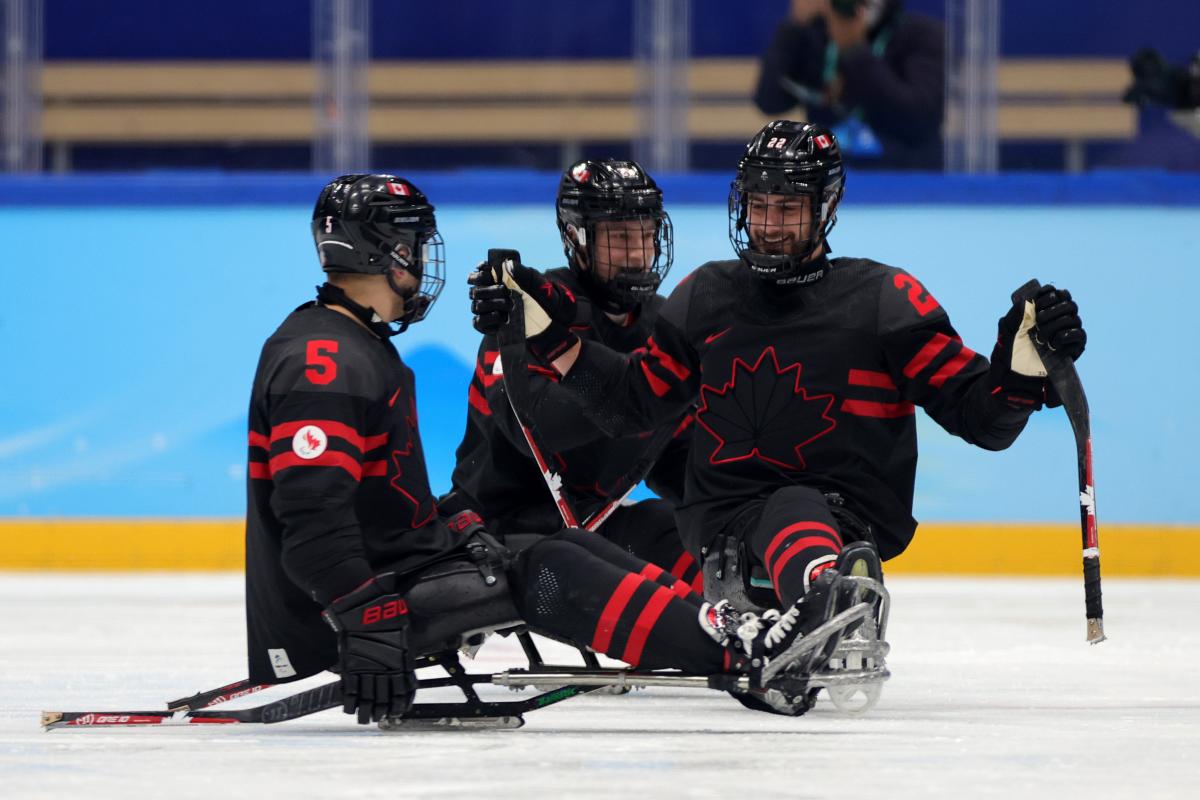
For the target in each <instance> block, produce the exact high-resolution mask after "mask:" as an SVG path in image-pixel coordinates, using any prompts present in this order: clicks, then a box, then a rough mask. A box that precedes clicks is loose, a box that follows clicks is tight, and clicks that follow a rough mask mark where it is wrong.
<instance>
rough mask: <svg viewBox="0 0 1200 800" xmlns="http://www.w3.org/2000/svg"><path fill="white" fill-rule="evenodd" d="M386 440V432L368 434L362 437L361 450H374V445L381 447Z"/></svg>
mask: <svg viewBox="0 0 1200 800" xmlns="http://www.w3.org/2000/svg"><path fill="white" fill-rule="evenodd" d="M387 442H388V435H387V434H386V433H377V434H375V435H374V436H368V437H366V438H365V439H363V452H364V453H366V452H369V451H371V450H374V449H375V448H376V447H383V446H384V445H385V444H387Z"/></svg>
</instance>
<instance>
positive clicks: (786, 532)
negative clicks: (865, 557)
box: [763, 521, 842, 565]
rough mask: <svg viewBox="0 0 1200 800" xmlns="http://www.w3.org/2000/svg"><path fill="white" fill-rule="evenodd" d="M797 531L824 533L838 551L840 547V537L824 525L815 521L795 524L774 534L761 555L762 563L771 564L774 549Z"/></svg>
mask: <svg viewBox="0 0 1200 800" xmlns="http://www.w3.org/2000/svg"><path fill="white" fill-rule="evenodd" d="M797 531H824V532H825V533H828V534H829V535H830V536H832V537H833V540H834V541H835V542H837V546H838V548H839V549H840V548H841V546H842V537H841V536H839V535H838V532H837V531H835V530H834V529H833V528H831V527H829V526H828V525H826V524H825V523H823V522H815V521H808V522H795V523H793V524H791V525H788V526H787V527H786V528H784V529H783V530H781V531H780V532H779V533H777V534H775V538H773V539H771V543H770V544H769V545H767V552H766V553H765V554H764V555H763V562H764V563H765V564H768V565H769V564H770V563H771V555H772V554H773V553H774V552H775V549H776V548H777V547H779V545H781V544H783V541H784V539H786V538H787V537H788V536H790V535H792V534H793V533H796V532H797Z"/></svg>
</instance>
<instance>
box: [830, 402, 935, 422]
mask: <svg viewBox="0 0 1200 800" xmlns="http://www.w3.org/2000/svg"><path fill="white" fill-rule="evenodd" d="M842 411H843V413H846V414H852V415H854V416H856V417H875V418H877V419H895V418H896V417H911V416H912V415H913V414H916V413H917V409H916V407H915V406H913V404H912V403H910V402H908V401H907V400H904V401H902V402H899V403H876V402H875V401H874V400H843V401H842Z"/></svg>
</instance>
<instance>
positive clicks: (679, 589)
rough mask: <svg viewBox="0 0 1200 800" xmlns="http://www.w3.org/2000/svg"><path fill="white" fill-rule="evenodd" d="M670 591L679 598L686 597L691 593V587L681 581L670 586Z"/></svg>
mask: <svg viewBox="0 0 1200 800" xmlns="http://www.w3.org/2000/svg"><path fill="white" fill-rule="evenodd" d="M671 591H672V592H674V593H675V594H677V595H679V596H680V597H687V596H688V595H689V594H691V593H692V587H690V586H688V585H687V584H686V583H684V582H683V581H675V583H673V584H671Z"/></svg>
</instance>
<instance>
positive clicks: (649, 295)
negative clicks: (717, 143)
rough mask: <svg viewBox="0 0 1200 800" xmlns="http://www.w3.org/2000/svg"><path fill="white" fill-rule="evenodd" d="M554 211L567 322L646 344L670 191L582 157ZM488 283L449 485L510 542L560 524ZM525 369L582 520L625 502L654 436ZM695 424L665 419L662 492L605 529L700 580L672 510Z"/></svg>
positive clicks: (584, 332) (667, 256)
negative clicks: (503, 354) (504, 353)
mask: <svg viewBox="0 0 1200 800" xmlns="http://www.w3.org/2000/svg"><path fill="white" fill-rule="evenodd" d="M555 210H556V215H557V218H558V230H559V234H560V236H561V237H562V242H563V248H564V251H565V253H566V257H567V264H568V266H566V267H563V268H560V269H554V270H550V271H549V272H547V273H546V280H547V283H548V285H547V290H548V291H554V292H557V293H560V294H562V295H564V296H568V297H570V298H571V299H572V301H573V307H574V317H573V319H572V320H571V322H570V328H571V330H572V331H573V332H574V333H575V335H576V336H578V337H580V338H585V339H588V340H591V341H596V342H599V343H602V344H604V345H605V346H607V347H610V348H612V349H613V350H615V351H616V352H620V353H628V352H630V351H632V350H634V349H636V348H638V347H641V346H642V343H643V342H644V341H645V340H646V337H647V336H649V335H650V334H651V333H652V331H653V324H654V319H655V317H656V316H657V315H658V310H659V308H660V307H661V306H662V303H663V298H662V297H661V296H660V295H659V294H657V289H658V286H659V284H660V283H661V282H662V280H663V278H664V277H665V276H666V274H667V271H668V270H669V269H670V267H671V260H672V252H673V242H672V235H671V220H670V217H669V216H668V215H667V213H666V211H665V210H664V209H663V195H662V191H661V190H660V189H659V187H658V186H657V184H656V183H655V182H654V180H653V178H651V177H650V175H649V174H647V173H646V172H645V170H643V169H642V168H641V166H639V165H638V164H637V163H635V162H633V161H614V160H608V161H581V162H579V163H578V164H575V165H574V166H572V167H570V168H568V169H567V170H566V171H565V172H564V173H563V175H562V177H561V179H560V181H559V187H558V196H557V200H556V203H555ZM476 274H478V273H476ZM490 291H495V287H480V288H479V289H478V294H477V295H473V297H472V307H473V310H474V311H475V325H476V328H477V329H478V330H480V332H482V333H484V334H485V336H484V338H483V341H482V343H481V344H480V347H479V356H478V360H477V362H476V364H475V376H474V378H473V379H472V381H471V385H470V388H469V390H468V392H469V394H468V410H467V429H466V433H465V435H464V437H463V440H462V443H461V444H460V445H459V448H458V454H457V455H458V458H457V465H456V467H455V470H454V476H453V483H454V491H455V492H456V493H457V494H459V495H461V496H463V497H469V498H470V501H469V504H470V505H471V506H472V507H473V508H475V509H477V510H478V511H479V512H480V513H481V514H482V515H483V518H484V520H485V522H486V524H487V528H488V531H489V532H491V533H493V534H495V535H496V536H498V537H500V538H501V539H502V540H504V541H505V542H506V544H508V545H509V546H514V545H516V544H518V543H519V540H515V539H513V538H512V537H510V536H509V534H511V533H513V532H520V533H536V534H549V533H553V532H555V531H557V530H560V529H561V528H562V527H563V519H562V517H561V516H560V512H559V508H558V506H557V505H556V503H555V500H554V498H553V497H552V496H551V494H550V491H549V490H548V489H547V486H546V482H545V480H544V479H543V475H542V472H541V470H540V468H539V466H538V464H537V460H536V458H535V456H534V455H533V453H531V452H530V448H529V446H528V444H527V443H526V440H525V434H524V432H523V431H522V429H521V423H520V422H518V420H517V419H516V417H515V415H514V413H513V409H512V406H511V405H510V403H509V398H508V394H507V390H506V386H505V383H504V381H503V380H502V376H501V375H500V374H498V372H499V370H498V369H497V368H498V366H499V364H498V363H497V361H498V356H499V353H500V346H499V343H498V341H497V338H496V336H495V333H496V328H497V327H498V326H499V324H500V322H501V315H499V314H496V313H490V312H489V309H490V308H491V306H490V305H489V304H490V303H491V302H492V301H491V300H490V299H489V297H488V292H490ZM525 367H526V369H527V370H528V373H529V374H527V376H526V379H525V380H526V384H527V386H528V387H529V391H528V393H527V394H528V397H527V398H524V400H523V405H524V407H522V408H521V409H520V411H521V416H522V419H523V421H524V422H525V423H526V424H527V425H528V428H529V430H530V434H531V435H532V437H533V438H534V440H535V442H536V445H537V447H538V448H539V450H540V455H541V457H542V458H544V459H545V461H546V462H548V463H549V465H550V469H551V470H552V471H553V473H554V475H556V476H557V478H558V479H559V480H561V492H562V493H563V494H564V495H567V496H569V500H568V502H570V503H571V507H572V508H573V512H574V514H575V516H576V517H577V518H578V519H579V520H580V521H582V520H584V519H586V518H588V517H590V516H592V515H593V514H595V513H597V512H598V511H599V510H600V509H602V508H604V507H605V505H606V504H608V503H611V502H613V501H615V500H617V499H619V494H620V489H619V488H618V487H620V486H621V484H622V481H624V479H625V478H627V477H628V475H629V473H630V472H631V471H632V469H633V465H634V464H635V463H636V462H637V461H638V460H639V457H640V456H641V455H642V454H643V452H644V451H645V450H646V449H647V447H648V446H649V444H650V442H651V438H650V437H649V436H647V435H646V434H645V433H640V432H639V433H638V434H636V435H630V436H622V437H611V436H608V435H607V434H606V433H604V432H603V431H601V430H600V429H599V428H597V427H596V425H594V424H593V423H592V422H591V421H590V420H589V419H588V418H587V416H586V415H584V414H583V413H582V412H581V411H580V410H579V408H578V403H577V402H576V401H575V399H574V397H573V396H572V395H571V394H570V393H569V392H566V391H564V390H563V389H561V388H559V387H558V386H557V385H556V384H555V380H556V379H557V374H556V373H554V372H553V371H552V370H548V369H546V368H545V367H544V366H539V365H536V364H526V365H525ZM518 402H522V400H520V399H519V400H518ZM691 423H692V418H691V416H690V414H688V413H686V411H685V412H684V413H682V414H679V415H676V416H675V417H674V418H672V419H670V420H666V421H664V422H663V425H669V426H671V427H672V429H673V431H676V432H677V436H676V437H675V438H674V439H673V440H672V441H671V442H670V443H669V444H668V445H667V446H666V449H665V450H664V451H663V452H662V453H661V455H659V457H658V458H657V460H656V462H655V466H654V468H653V469H652V471H651V472H650V474H649V475H648V476H647V484H648V485H649V486H650V488H651V489H652V490H654V491H655V492H656V493H657V494H658V495H659V498H661V499H650V500H643V501H642V502H639V503H636V504H633V505H622V506H619V507H617V508H616V510H615V511H613V512H612V514H611V516H609V517H608V518H607V519H606V520H604V522H603V524H602V526H601V527H600V528H599V529H598V530H599V532H600V533H601V534H602V535H603V536H604V537H605V538H607V539H608V540H609V541H611V542H613V543H615V544H617V545H619V546H620V547H622V548H623V549H625V550H628V551H629V552H631V553H633V554H635V555H637V556H639V557H640V558H643V559H645V560H647V561H650V562H651V563H654V564H656V565H658V566H659V567H661V568H662V569H665V570H667V571H668V572H669V573H670V574H672V575H674V576H675V577H677V578H679V579H680V580H682V581H683V582H684V583H685V584H687V585H690V586H693V587H694V588H696V589H699V586H700V566H699V564H698V563H697V562H696V560H695V559H694V558H693V557H692V556H691V554H689V553H688V552H687V551H686V550H685V549H684V548H683V544H682V542H681V540H680V538H679V534H678V531H677V529H676V527H675V519H674V505H675V504H676V503H678V502H680V501H681V500H682V499H683V474H684V468H685V465H686V462H687V449H688V444H689V442H690V439H691V430H690V427H691ZM614 495H616V496H614ZM572 501H573V502H572Z"/></svg>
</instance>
